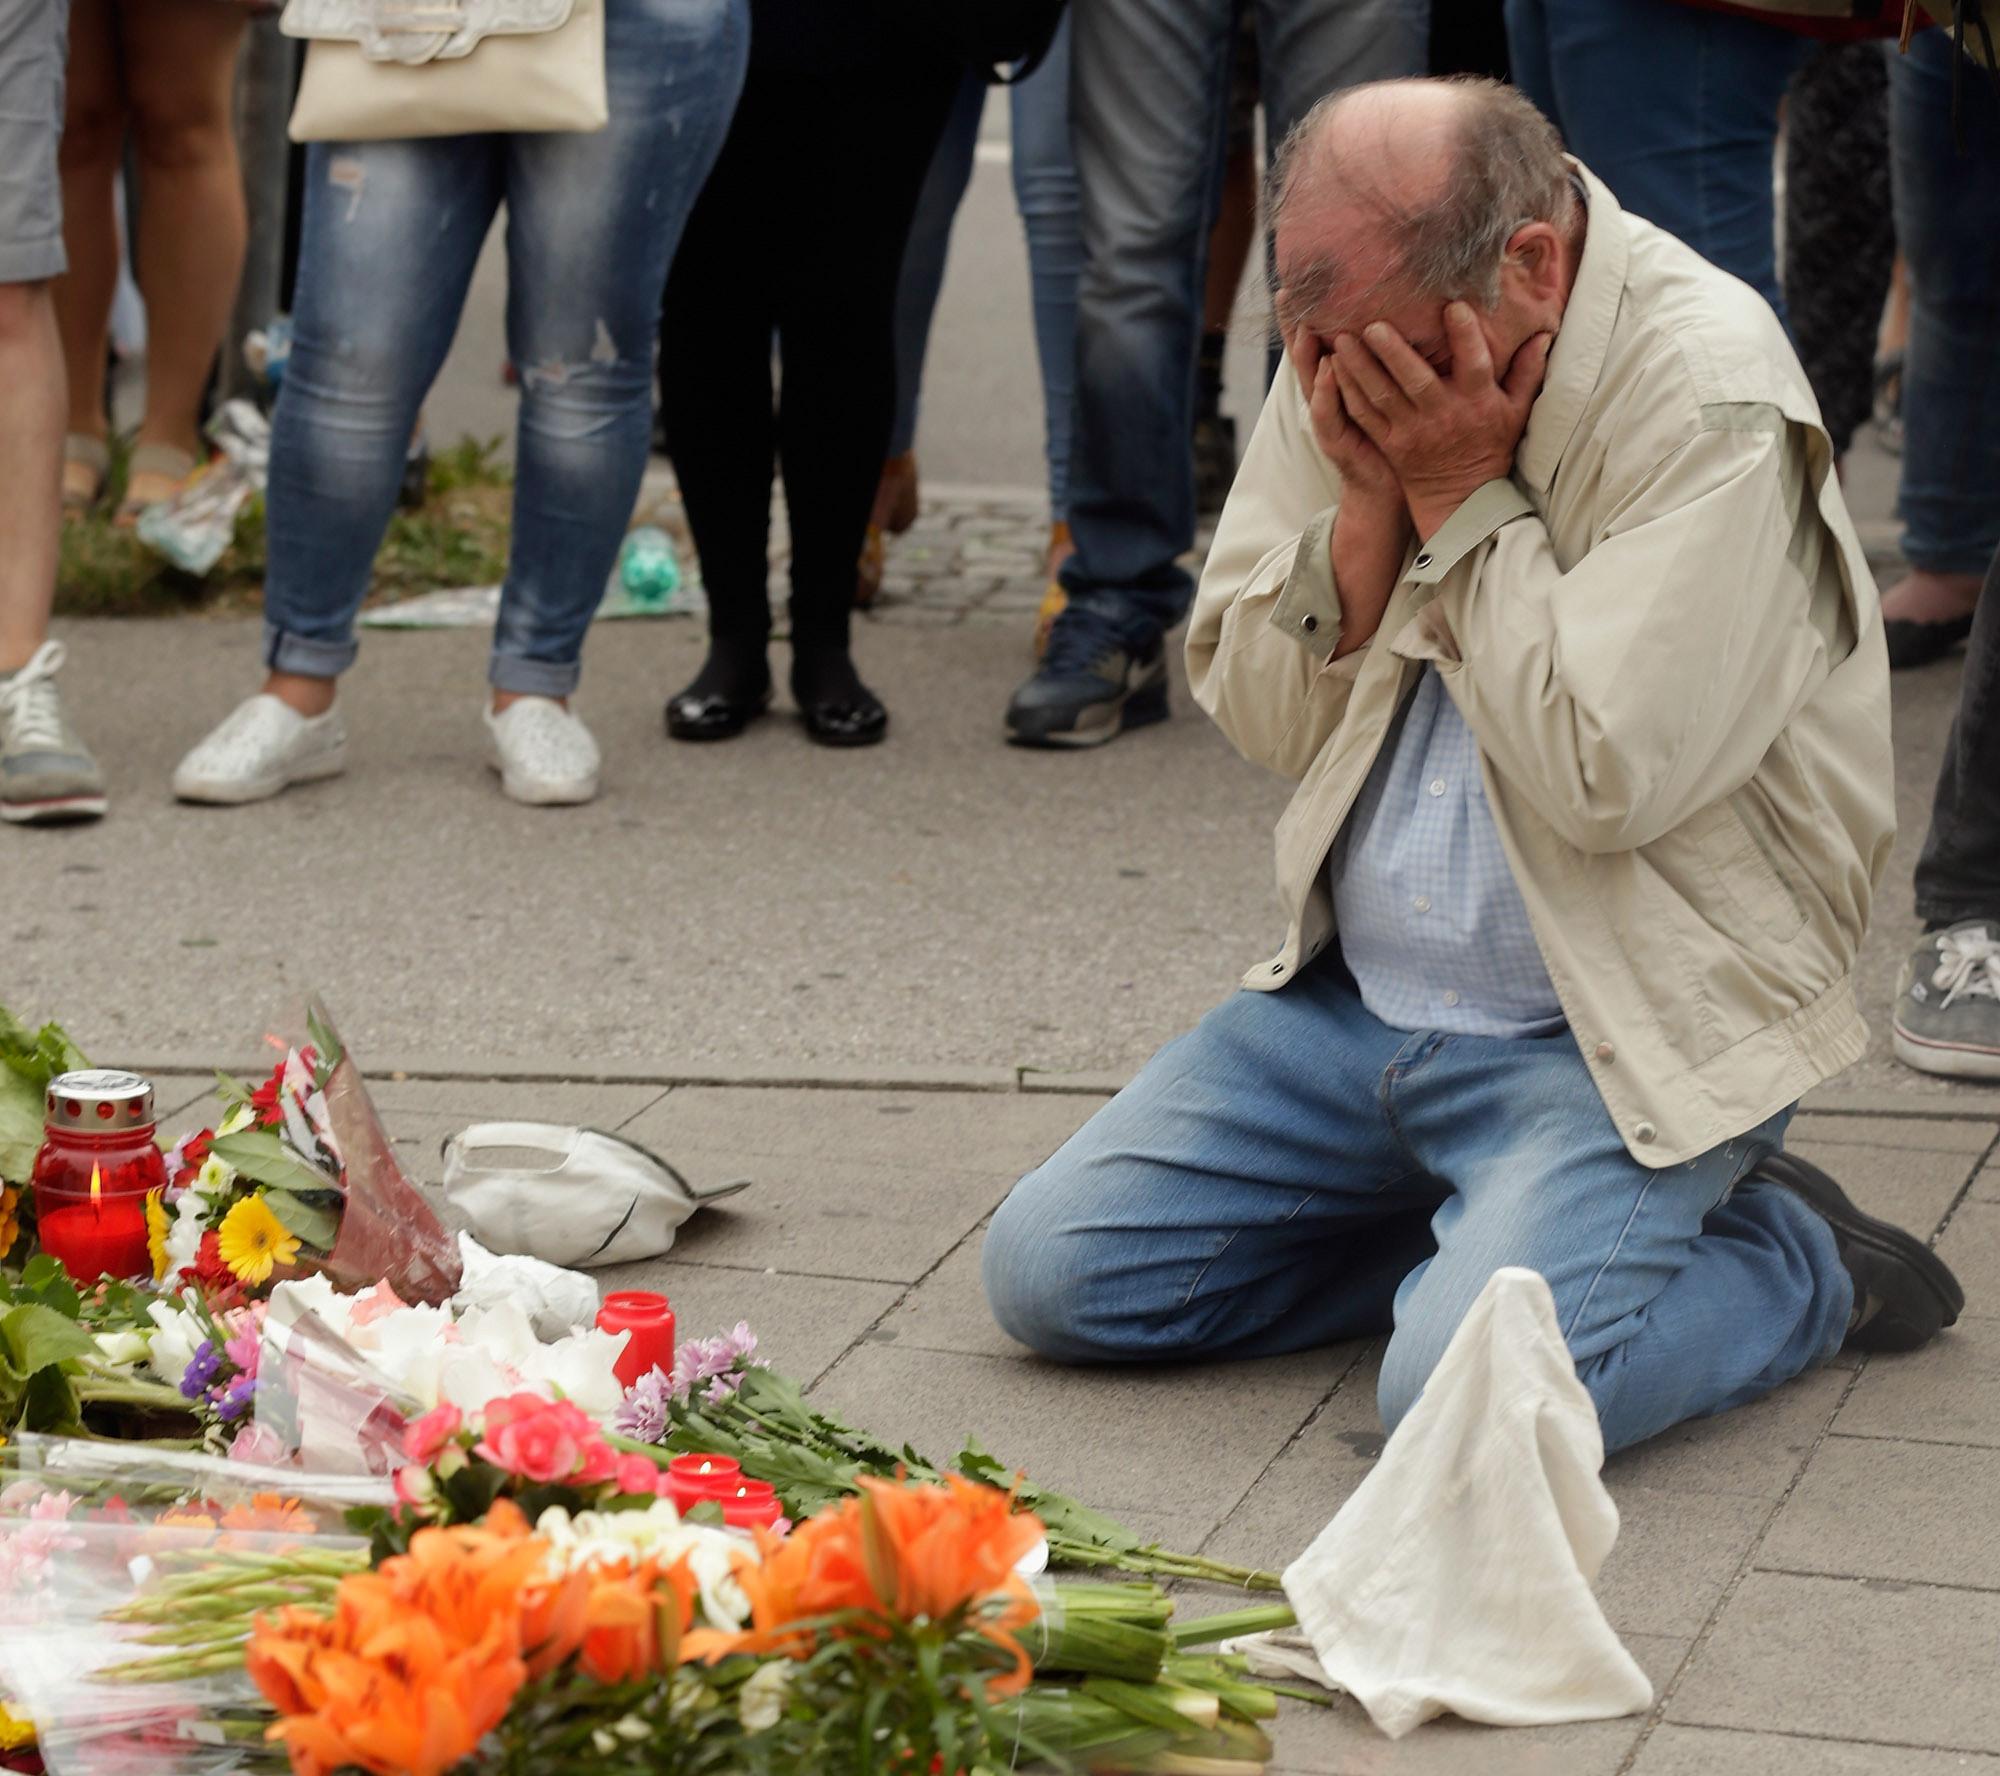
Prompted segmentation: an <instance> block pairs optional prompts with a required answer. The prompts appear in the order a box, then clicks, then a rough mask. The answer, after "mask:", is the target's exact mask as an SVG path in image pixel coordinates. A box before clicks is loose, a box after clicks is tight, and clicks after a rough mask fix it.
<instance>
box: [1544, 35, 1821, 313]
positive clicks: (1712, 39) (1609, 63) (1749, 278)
mask: <svg viewBox="0 0 2000 1776" xmlns="http://www.w3.org/2000/svg"><path fill="white" fill-rule="evenodd" d="M1507 48H1508V51H1509V54H1510V55H1511V57H1512V60H1513V68H1514V84H1515V85H1516V86H1518V87H1520V89H1521V90H1522V91H1523V92H1525V93H1526V94H1527V95H1528V97H1529V98H1531V99H1533V100H1534V101H1535V103H1536V104H1537V105H1539V106H1540V107H1541V108H1542V110H1543V112H1544V113H1546V114H1547V116H1548V117H1549V118H1550V119H1551V121H1553V122H1554V124H1555V125H1556V127H1557V128H1558V129H1560V130H1561V131H1562V133H1563V138H1564V140H1565V141H1566V142H1567V143H1568V145H1569V148H1570V152H1571V153H1573V154H1575V155H1576V156H1577V158H1578V159H1579V160H1581V161H1582V162H1583V163H1584V164H1585V165H1586V166H1588V167H1589V168H1590V170H1591V171H1592V172H1593V173H1595V174H1596V175H1597V176H1598V177H1599V178H1600V179H1602V180H1603V181H1604V182H1605V184H1607V185H1609V186H1610V187H1611V189H1612V191H1613V192H1614V193H1615V194H1616V196H1617V198H1618V201H1619V202H1620V203H1621V204H1622V205H1624V207H1625V208H1626V209H1628V210H1632V211H1634V212H1636V213H1637V214H1638V215H1641V216H1644V217H1645V218H1646V220H1647V221H1648V222H1656V223H1658V224H1659V226H1660V227H1662V228H1664V229H1665V230H1666V231H1667V232H1668V233H1669V234H1674V235H1678V236H1679V237H1680V238H1681V239H1682V240H1684V241H1685V242H1687V244H1688V245H1689V246H1691V247H1692V248H1694V250H1695V251H1696V252H1697V253H1699V254H1701V255H1702V257H1703V258H1705V259H1708V260H1710V261H1712V262H1713V263H1714V264H1716V265H1719V266H1721V267H1722V269H1723V270H1724V271H1728V272H1734V273H1735V274H1736V276H1738V277H1740V278H1741V279H1742V280H1743V281H1744V282H1745V283H1746V284H1749V285H1750V286H1751V287H1752V288H1753V289H1755V290H1756V291H1757V293H1758V294H1759V295H1761V296H1762V297H1763V298H1764V300H1765V301H1766V302H1768V303H1770V305H1771V306H1772V307H1773V308H1774V309H1776V310H1777V311H1778V313H1779V314H1780V315H1782V314H1783V313H1784V312H1785V307H1784V298H1783V297H1782V296H1781V295H1780V294H1779V290H1778V269H1777V256H1776V247H1775V229H1776V206H1775V198H1774V194H1773V189H1772V179H1771V156H1772V151H1773V149H1774V147H1775V146H1776V143H1777V139H1778V105H1779V102H1780V101H1781V100H1782V99H1783V98H1784V96H1785V88H1786V86H1787V85H1788V84H1789V82H1790V81H1791V78H1792V75H1793V74H1794V73H1795V72H1796V71H1797V70H1798V68H1799V67H1800V66H1801V65H1802V64H1803V63H1804V62H1805V60H1806V58H1807V57H1808V56H1809V55H1810V54H1811V53H1812V50H1813V44H1812V42H1811V41H1810V40H1809V39H1808V38H1804V37H1801V36H1799V35H1797V34H1796V33H1794V32H1791V31H1786V30H1783V29H1781V28H1779V27H1778V26H1776V25H1772V24H1766V23H1765V22H1764V21H1762V20H1761V19H1753V18H1742V17H1737V16H1735V15H1733V14H1730V13H1720V12H1705V11H1702V10H1699V9H1698V8H1696V7H1692V6H1687V5H1683V4H1682V3H1681V0H1507Z"/></svg>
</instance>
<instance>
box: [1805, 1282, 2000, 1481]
mask: <svg viewBox="0 0 2000 1776" xmlns="http://www.w3.org/2000/svg"><path fill="white" fill-rule="evenodd" d="M1833 1428H1834V1432H1835V1434H1836V1435H1839V1436H1853V1437H1901V1438H1909V1439H1913V1440H1915V1441H1918V1442H1937V1443H1968V1444H1976V1445H1979V1446H1981V1447H1984V1448H1988V1449H2000V1319H1988V1318H1985V1317H1982V1316H1975V1315H1972V1314H1967V1315H1966V1316H1965V1317H1964V1318H1962V1319H1961V1320H1960V1321H1959V1322H1958V1324H1957V1325H1956V1326H1954V1327H1952V1329H1951V1330H1950V1331H1949V1332H1946V1333H1945V1334H1944V1335H1943V1336H1942V1337H1939V1338H1936V1339H1933V1340H1932V1341H1931V1343H1930V1344H1928V1345H1927V1346H1925V1348H1924V1349H1922V1350H1920V1351H1912V1352H1910V1353H1909V1354H1908V1355H1907V1356H1896V1357H1890V1356H1873V1357H1870V1358H1869V1359H1868V1366H1867V1368H1866V1369H1865V1370H1863V1371H1862V1375H1861V1380H1860V1382H1859V1383H1858V1384H1857V1385H1856V1387H1855V1389H1854V1392H1853V1393H1851V1394H1850V1395H1848V1397H1847V1403H1846V1404H1845V1405H1844V1406H1842V1407H1841V1409H1840V1414H1839V1416H1838V1417H1837V1418H1835V1419H1834V1421H1833Z"/></svg>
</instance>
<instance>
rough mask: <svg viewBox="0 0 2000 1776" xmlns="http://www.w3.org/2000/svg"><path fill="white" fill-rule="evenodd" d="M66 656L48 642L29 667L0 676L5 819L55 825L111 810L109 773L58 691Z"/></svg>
mask: <svg viewBox="0 0 2000 1776" xmlns="http://www.w3.org/2000/svg"><path fill="white" fill-rule="evenodd" d="M66 653H67V650H66V649H65V648H64V647H63V644H62V643H61V642H59V641H45V642H43V643H42V645H41V646H40V647H38V648H37V649H36V650H35V652H34V657H33V658H32V659H30V660H29V661H28V663H27V665H25V666H23V667H22V668H21V669H20V670H19V671H18V672H12V673H8V674H6V675H5V676H0V820H8V821H12V822H14V823H16V824H17V825H25V824H28V823H30V822H34V823H40V824H54V823H55V822H57V821H62V820H95V819H96V818H97V817H98V816H99V815H100V814H102V813H103V812H104V810H105V807H106V802H105V796H104V773H103V772H102V771H100V770H99V769H98V768H97V761H96V760H95V759H94V758H92V757H91V756H90V748H89V747H87V746H85V745H84V743H83V742H82V741H81V740H79V739H78V738H77V735H76V730H75V729H74V728H72V727H71V726H70V725H69V721H68V719H67V718H66V717H65V716H64V715H63V706H62V698H61V697H60V696H59V695H58V694H57V691H56V673H57V672H58V671H59V670H60V669H61V667H62V663H63V660H64V658H65V657H66Z"/></svg>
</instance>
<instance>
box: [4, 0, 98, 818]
mask: <svg viewBox="0 0 2000 1776" xmlns="http://www.w3.org/2000/svg"><path fill="white" fill-rule="evenodd" d="M67 13H68V9H67V7H66V6H65V5H64V4H63V0H55V4H49V0H0V391H4V393H0V537H4V538H5V539H6V546H5V548H4V549H0V820H7V821H10V822H27V821H42V820H48V821H56V820H75V819H85V818H91V817H94V816H96V815H99V814H102V813H103V812H104V807H105V797H104V776H103V773H102V772H100V771H99V770H98V768H97V761H96V760H95V759H93V758H92V757H91V756H90V753H89V750H88V749H87V748H86V747H85V746H84V744H83V742H82V741H81V740H80V739H79V738H78V737H77V735H76V732H75V730H74V729H72V728H71V727H70V725H69V722H68V720H67V719H66V718H65V717H64V715H63V710H62V703H61V700H60V699H59V698H58V696H57V694H56V687H55V678H54V675H55V672H56V669H57V668H58V667H59V666H60V665H61V664H62V659H63V648H62V643H60V642H55V641H51V640H49V607H50V604H51V602H52V600H53V599H54V597H55V586H56V560H57V553H58V548H59V539H60V534H61V524H62V516H61V498H62V491H61V490H62V440H63V408H64V404H65V398H64V392H63V358H62V340H61V338H60V336H59V334H58V333H57V330H56V318H55V306H54V303H53V301H52V299H51V297H50V294H49V281H50V280H51V279H52V278H56V277H59V276H61V275H62V270H63V264H64V259H63V230H62V198H61V184H60V181H59V178H58V174H57V167H56V156H57V145H58V142H59V139H60V137H61V134H62V119H63V46H64V40H65V32H66V26H67V22H68V20H67Z"/></svg>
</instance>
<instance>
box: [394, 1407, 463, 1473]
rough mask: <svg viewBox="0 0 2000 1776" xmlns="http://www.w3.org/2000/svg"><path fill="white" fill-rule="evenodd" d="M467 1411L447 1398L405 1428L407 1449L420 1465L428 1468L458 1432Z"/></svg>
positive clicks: (407, 1454) (408, 1453)
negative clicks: (461, 1410)
mask: <svg viewBox="0 0 2000 1776" xmlns="http://www.w3.org/2000/svg"><path fill="white" fill-rule="evenodd" d="M464 1423H465V1415H464V1414H463V1413H462V1412H460V1411H459V1409H458V1408H457V1407H456V1406H454V1405H452V1404H451V1402H450V1401H449V1400H447V1401H446V1402H445V1403H444V1404H443V1405H442V1406H433V1407H432V1408H431V1410H430V1411H428V1412H426V1413H425V1414H424V1415H423V1417H422V1418H419V1419H415V1420H413V1421H412V1422H411V1423H410V1424H409V1425H408V1426H407V1427H406V1428H405V1430H404V1432H403V1453H404V1455H406V1456H407V1457H409V1459H410V1460H411V1461H413V1462H415V1463H416V1464H417V1466H419V1467H420V1468H427V1467H429V1466H430V1465H431V1463H432V1462H434V1461H436V1460H437V1458H438V1457H439V1455H441V1454H442V1453H443V1452H444V1447H445V1445H446V1444H447V1443H449V1442H450V1441H451V1440H452V1439H453V1438H454V1437H456V1436H457V1435H458V1432H459V1427H460V1426H461V1425H462V1424H464Z"/></svg>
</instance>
